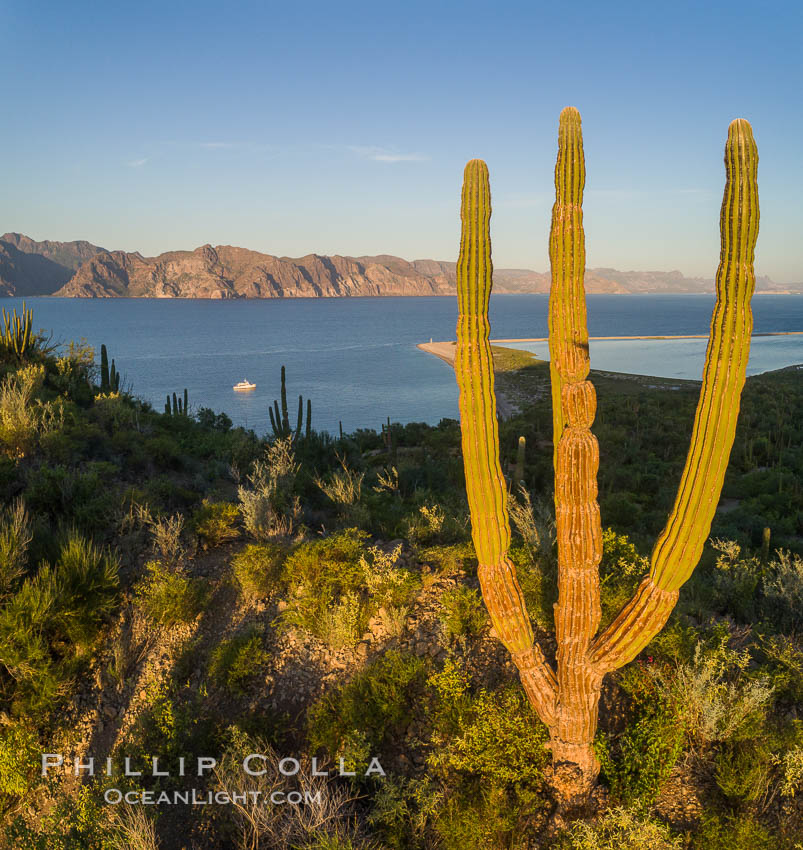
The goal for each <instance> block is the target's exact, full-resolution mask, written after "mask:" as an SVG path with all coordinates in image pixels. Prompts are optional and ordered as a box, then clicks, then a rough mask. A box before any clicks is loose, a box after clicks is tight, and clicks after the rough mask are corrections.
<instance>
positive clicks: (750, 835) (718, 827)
mask: <svg viewBox="0 0 803 850" xmlns="http://www.w3.org/2000/svg"><path fill="white" fill-rule="evenodd" d="M691 846H692V848H693V850H781V844H780V842H779V841H778V840H777V839H776V838H775V837H774V836H773V835H772V833H771V832H770V831H769V830H768V829H767V828H766V827H765V826H763V825H762V824H761V823H759V822H758V821H757V820H756V819H755V818H754V817H753V816H751V815H746V814H744V815H730V816H727V815H717V814H713V813H707V814H706V815H705V817H704V818H703V822H702V825H701V827H700V829H699V831H698V832H697V834H696V835H695V836H694V838H693V840H692V845H691Z"/></svg>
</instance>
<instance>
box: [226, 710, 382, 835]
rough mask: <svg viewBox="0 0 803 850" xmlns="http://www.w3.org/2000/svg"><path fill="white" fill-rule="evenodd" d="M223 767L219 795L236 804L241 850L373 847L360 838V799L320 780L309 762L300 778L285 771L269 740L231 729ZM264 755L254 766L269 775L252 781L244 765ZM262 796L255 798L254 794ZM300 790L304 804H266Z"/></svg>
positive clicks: (326, 779) (235, 820)
mask: <svg viewBox="0 0 803 850" xmlns="http://www.w3.org/2000/svg"><path fill="white" fill-rule="evenodd" d="M227 737H228V741H227V743H226V746H225V749H224V752H223V756H222V757H221V759H220V763H219V764H218V766H217V767H216V768H215V771H214V777H215V786H216V787H215V790H217V791H222V792H224V793H226V794H227V795H228V797H229V799H230V800H232V801H233V802H232V805H231V806H230V807H227V809H228V811H229V813H230V816H231V822H232V826H233V830H234V833H235V835H236V837H237V846H238V847H288V848H295V847H298V848H301V847H303V848H312V847H315V848H320V850H347V848H361V850H362V848H365V850H367V848H368V846H370V845H366V844H365V843H363V842H362V841H361V839H360V837H359V830H358V827H357V825H356V823H355V819H354V799H355V798H354V795H353V794H352V793H351V792H350V791H349V790H348V788H347V787H346V786H345V785H343V784H340V783H337V782H336V781H334V780H332V779H330V778H329V777H327V776H316V775H314V774H313V772H312V766H311V763H310V762H309V760H308V759H304V760H303V761H301V764H300V768H299V771H298V773H297V774H296V775H295V776H285V775H283V774H282V773H281V771H280V770H279V763H280V761H281V759H282V756H281V754H280V753H278V752H277V751H276V749H275V748H274V747H273V746H271V744H270V742H268V741H267V740H265V739H263V738H259V737H253V736H249V735H247V734H246V733H244V732H242V731H241V730H239V729H237V728H234V727H231V728H230V729H229V730H228V732H227ZM251 753H259V754H260V755H261V756H263V758H264V761H259V762H258V763H256V764H254V765H253V768H254V769H256V770H260V771H261V770H264V773H262V774H261V775H258V776H249V775H248V774H247V773H246V772H245V771H244V770H243V767H242V765H243V760H244V759H245V758H246V756H248V755H250V754H251ZM252 791H258V792H260V796H259V797H254V796H252V794H251V793H250V792H252ZM291 791H298V792H300V793H301V794H304V795H306V794H309V795H310V798H309V800H310V801H309V802H305V803H304V804H303V805H284V806H277V805H265V803H264V800H266V799H270V798H271V795H272V794H274V793H276V792H278V793H283V794H288V793H289V792H291Z"/></svg>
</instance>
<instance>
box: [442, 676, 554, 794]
mask: <svg viewBox="0 0 803 850" xmlns="http://www.w3.org/2000/svg"><path fill="white" fill-rule="evenodd" d="M427 683H428V685H429V686H430V687H431V688H432V689H433V691H434V693H435V695H436V702H435V706H434V710H433V716H434V720H435V730H434V733H433V737H432V743H433V745H434V746H433V749H432V751H431V753H430V755H429V757H428V759H427V764H428V765H429V766H430V768H431V769H432V770H433V771H434V772H435V773H436V774H439V775H441V776H442V777H443V778H444V779H447V780H448V779H449V778H450V777H453V775H454V774H455V773H457V774H463V775H465V776H472V777H476V778H477V779H478V780H479V781H480V782H481V783H482V784H483V785H492V786H495V787H497V788H504V787H506V786H508V785H516V786H528V785H530V786H535V787H538V786H539V785H540V782H541V778H542V775H543V769H544V767H545V766H546V764H547V763H548V761H549V755H548V753H547V750H546V749H545V748H544V744H545V743H546V741H547V738H548V734H547V730H546V727H545V726H544V725H543V723H541V722H540V721H539V720H538V717H537V716H536V714H535V713H534V712H533V710H532V708H531V707H530V705H529V703H528V702H527V699H526V697H525V696H524V694H523V692H522V690H521V688H520V687H518V686H505V687H503V688H500V689H498V690H496V691H488V690H485V689H484V688H483V689H481V690H479V692H477V693H476V694H471V693H470V688H469V681H468V678H467V676H466V674H465V673H464V672H463V671H462V670H461V669H460V668H458V666H457V665H456V664H455V662H454V661H452V660H451V659H447V661H446V663H445V664H444V666H443V669H442V670H440V671H438V672H436V673H433V674H432V675H431V676H430V677H429V678H428V680H427Z"/></svg>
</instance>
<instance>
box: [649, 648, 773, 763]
mask: <svg viewBox="0 0 803 850" xmlns="http://www.w3.org/2000/svg"><path fill="white" fill-rule="evenodd" d="M749 662H750V651H749V650H747V649H746V650H744V651H743V652H737V651H736V650H733V649H730V648H729V647H728V645H727V636H723V637H722V639H721V640H720V642H719V645H718V646H715V647H714V648H712V649H707V650H706V649H704V647H703V644H698V645H697V648H696V649H695V652H694V658H693V659H692V661H690V662H686V663H679V664H677V665H676V666H674V667H670V666H660V665H656V666H655V667H654V668H651V672H652V674H653V676H654V678H655V682H656V685H657V688H658V692H659V693H660V694H661V696H662V698H664V699H666V700H667V701H668V702H670V703H674V704H675V705H676V706H678V707H679V710H680V711H681V719H682V722H683V724H684V725H685V728H686V730H687V733H688V736H689V739H690V741H691V742H692V743H693V744H694V745H698V746H703V747H704V746H707V745H709V744H712V743H715V742H720V743H721V742H724V741H728V740H731V739H734V740H736V739H739V738H742V737H745V736H747V737H749V736H750V735H751V734H752V733H754V732H755V731H756V730H757V728H758V727H759V726H760V724H761V722H762V720H763V718H764V716H765V713H766V710H767V708H768V707H769V703H770V700H771V698H772V686H771V684H770V683H769V680H768V679H767V678H766V677H765V676H756V677H750V676H747V675H746V674H745V671H746V669H747V665H748V664H749Z"/></svg>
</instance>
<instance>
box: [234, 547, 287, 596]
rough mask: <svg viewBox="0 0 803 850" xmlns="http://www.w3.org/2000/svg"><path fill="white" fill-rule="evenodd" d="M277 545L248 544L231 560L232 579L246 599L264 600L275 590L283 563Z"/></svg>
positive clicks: (280, 549) (279, 548)
mask: <svg viewBox="0 0 803 850" xmlns="http://www.w3.org/2000/svg"><path fill="white" fill-rule="evenodd" d="M284 555H285V551H284V549H283V548H282V547H281V546H280V545H278V544H277V543H249V544H248V545H247V546H246V547H245V548H244V549H242V550H241V551H240V552H238V553H237V554H236V555H235V556H234V557H233V558H232V560H231V566H232V570H233V572H234V578H235V579H236V581H237V584H238V585H239V587H240V591H241V593H242V594H243V596H244V597H245V598H246V599H252V600H256V599H265V598H267V597H268V596H270V594H271V593H272V592H273V591H274V590H275V589H276V587H277V583H278V580H279V574H280V571H281V568H282V564H283V562H284Z"/></svg>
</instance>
